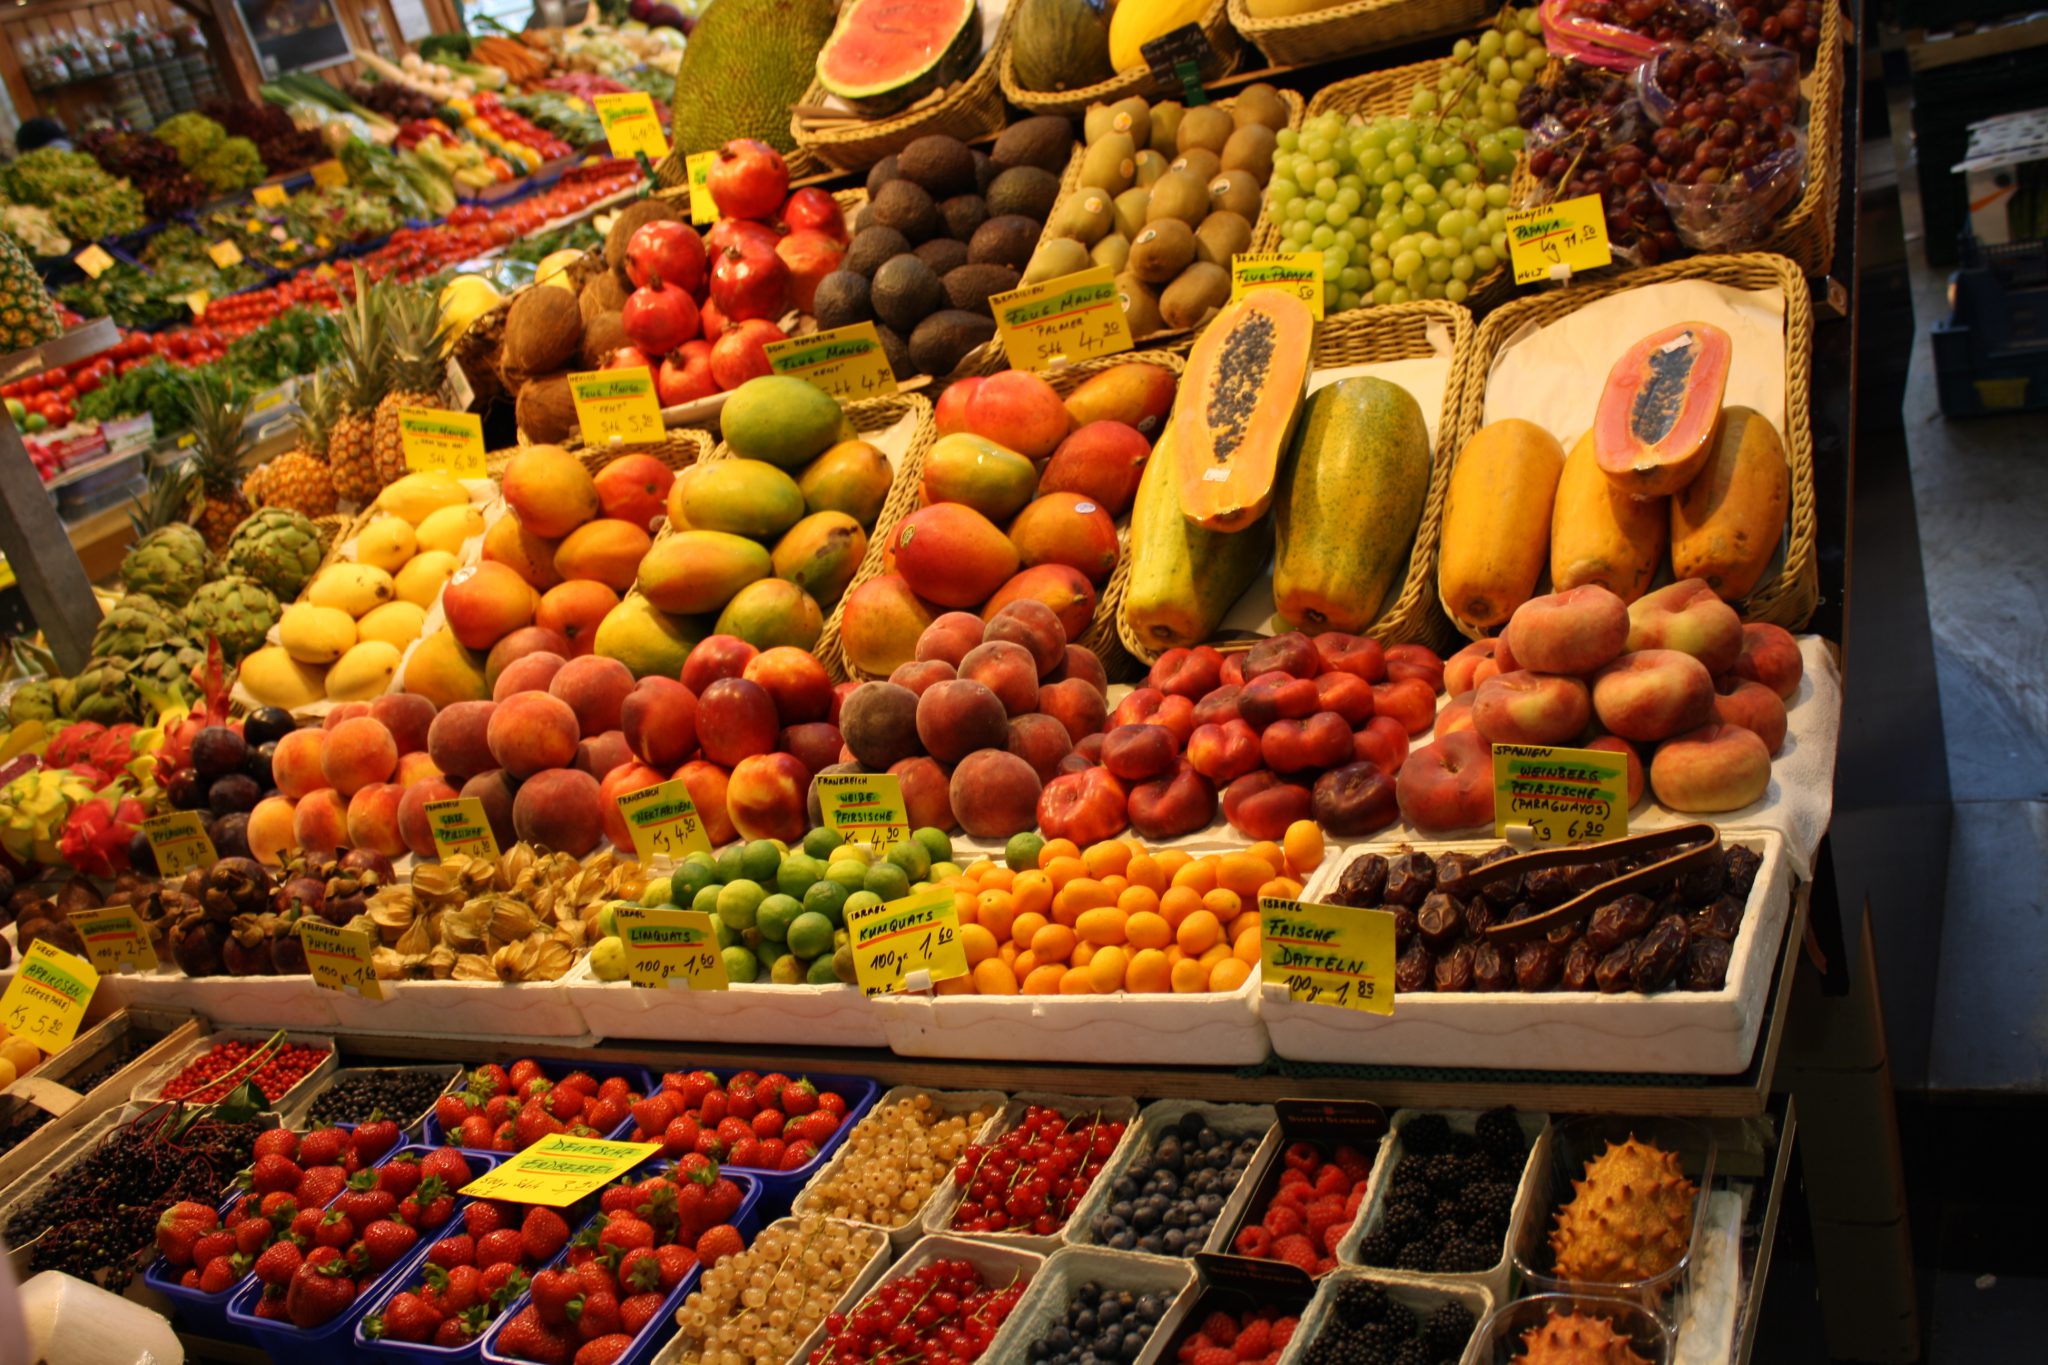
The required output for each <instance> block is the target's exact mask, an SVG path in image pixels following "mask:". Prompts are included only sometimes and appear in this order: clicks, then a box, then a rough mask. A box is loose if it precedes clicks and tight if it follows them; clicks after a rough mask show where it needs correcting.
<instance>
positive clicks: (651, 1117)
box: [632, 1090, 676, 1134]
mask: <svg viewBox="0 0 2048 1365" xmlns="http://www.w3.org/2000/svg"><path fill="white" fill-rule="evenodd" d="M632 1113H633V1122H634V1123H636V1124H638V1125H640V1131H641V1132H642V1133H646V1134H654V1133H659V1132H663V1131H665V1130H666V1129H667V1128H668V1126H669V1124H670V1123H672V1122H673V1121H674V1120H675V1116H676V1102H675V1101H674V1100H672V1099H670V1098H669V1097H668V1096H666V1095H664V1094H662V1093H661V1092H660V1091H658V1090H657V1091H656V1092H655V1093H654V1094H652V1095H649V1096H648V1097H647V1098H646V1099H644V1100H639V1101H636V1102H635V1103H634V1105H633V1108H632Z"/></svg>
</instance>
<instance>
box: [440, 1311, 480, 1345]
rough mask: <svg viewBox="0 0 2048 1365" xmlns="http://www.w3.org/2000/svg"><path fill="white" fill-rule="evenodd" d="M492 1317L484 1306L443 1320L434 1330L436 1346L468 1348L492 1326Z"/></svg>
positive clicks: (451, 1315) (453, 1314)
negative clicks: (479, 1335) (478, 1335)
mask: <svg viewBox="0 0 2048 1365" xmlns="http://www.w3.org/2000/svg"><path fill="white" fill-rule="evenodd" d="M490 1321H491V1320H490V1316H489V1315H488V1314H487V1313H485V1311H484V1307H483V1305H482V1304H477V1305H476V1306H475V1307H472V1308H465V1309H463V1310H462V1311H461V1312H460V1313H452V1314H450V1315H449V1316H447V1317H445V1318H443V1319H441V1325H440V1326H439V1327H437V1328H435V1329H434V1344H435V1345H436V1346H467V1345H469V1343H470V1342H472V1341H475V1340H476V1338H477V1334H478V1333H480V1332H482V1331H483V1330H484V1328H485V1327H487V1326H489V1325H490Z"/></svg>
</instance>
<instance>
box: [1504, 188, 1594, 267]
mask: <svg viewBox="0 0 2048 1365" xmlns="http://www.w3.org/2000/svg"><path fill="white" fill-rule="evenodd" d="M1508 260H1509V262H1510V263H1511V264H1512V265H1513V266H1514V268H1515V283H1516V284H1534V283H1536V282H1537V281H1538V280H1547V279H1551V278H1552V277H1553V276H1556V275H1559V274H1563V275H1567V276H1568V275H1569V274H1570V273H1571V272H1572V271H1574V270H1598V269H1599V268H1600V267H1601V266H1603V265H1607V264H1608V263H1610V262H1611V261H1613V260H1614V250H1613V248H1612V247H1611V246H1609V245H1608V242H1607V212H1606V210H1605V209H1603V208H1602V207H1601V205H1600V196H1599V195H1597V194H1582V195H1580V196H1579V197H1578V198H1576V199H1561V200H1559V201H1558V202H1557V203H1554V204H1545V205H1543V206H1542V207H1541V208H1533V209H1511V210H1510V211H1509V212H1508Z"/></svg>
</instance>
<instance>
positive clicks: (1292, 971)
mask: <svg viewBox="0 0 2048 1365" xmlns="http://www.w3.org/2000/svg"><path fill="white" fill-rule="evenodd" d="M1259 953H1260V962H1261V966H1262V968H1263V970H1264V973H1265V979H1266V980H1267V981H1269V982H1279V983H1283V984H1285V985H1286V987H1287V996H1288V998H1289V999H1291V1000H1299V1001H1301V1002H1303V1003H1304V1004H1310V1005H1334V1006H1337V1007H1339V1008H1342V1009H1352V1010H1364V1011H1366V1012H1367V1013H1369V1014H1392V1013H1393V1012H1394V917H1393V916H1392V915H1390V914H1388V913H1387V912H1386V911H1384V910H1360V909H1357V908H1355V907H1352V906H1349V905H1317V904H1314V903H1313V902H1307V901H1292V900H1283V899H1281V898H1279V897H1276V896H1261V897H1259Z"/></svg>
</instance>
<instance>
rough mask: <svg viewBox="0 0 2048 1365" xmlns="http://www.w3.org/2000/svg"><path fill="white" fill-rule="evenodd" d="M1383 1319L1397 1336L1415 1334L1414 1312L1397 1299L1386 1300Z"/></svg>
mask: <svg viewBox="0 0 2048 1365" xmlns="http://www.w3.org/2000/svg"><path fill="white" fill-rule="evenodd" d="M1385 1321H1386V1324H1387V1326H1389V1327H1391V1328H1393V1329H1394V1335H1395V1336H1397V1337H1412V1336H1414V1335H1415V1314H1414V1312H1413V1311H1412V1310H1411V1309H1410V1308H1409V1307H1408V1305H1406V1304H1404V1303H1402V1302H1401V1301H1399V1300H1398V1299H1388V1300H1387V1316H1386V1319H1385Z"/></svg>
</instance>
